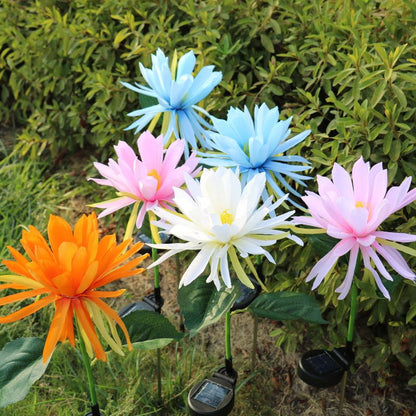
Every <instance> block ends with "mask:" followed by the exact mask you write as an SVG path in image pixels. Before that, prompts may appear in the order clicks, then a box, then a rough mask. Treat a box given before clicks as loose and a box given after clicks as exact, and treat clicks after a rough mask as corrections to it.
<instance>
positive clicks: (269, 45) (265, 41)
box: [260, 33, 274, 53]
mask: <svg viewBox="0 0 416 416" xmlns="http://www.w3.org/2000/svg"><path fill="white" fill-rule="evenodd" d="M260 42H261V44H262V45H263V48H264V49H266V51H267V52H270V53H274V46H273V42H272V40H271V39H270V38H269V37H268V36H267V35H265V34H263V33H262V34H261V35H260Z"/></svg>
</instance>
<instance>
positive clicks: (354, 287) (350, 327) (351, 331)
mask: <svg viewBox="0 0 416 416" xmlns="http://www.w3.org/2000/svg"><path fill="white" fill-rule="evenodd" d="M357 264H359V261H357ZM356 315H357V285H356V284H355V282H354V281H353V282H352V286H351V308H350V318H349V321H348V334H347V348H348V349H350V350H351V351H352V341H353V338H354V326H355V317H356ZM347 375H348V371H345V372H344V375H343V377H342V384H341V394H340V398H339V408H338V416H341V415H342V408H343V406H344V399H345V388H346V386H347Z"/></svg>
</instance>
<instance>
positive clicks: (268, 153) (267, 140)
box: [201, 104, 310, 203]
mask: <svg viewBox="0 0 416 416" xmlns="http://www.w3.org/2000/svg"><path fill="white" fill-rule="evenodd" d="M211 119H212V122H213V124H214V128H215V130H216V131H215V132H210V133H209V138H210V142H209V145H210V147H212V148H213V149H215V150H217V151H218V152H220V153H218V152H212V153H202V155H203V156H205V158H203V159H202V160H201V163H203V164H205V165H209V166H226V167H231V168H238V169H239V171H240V173H241V180H242V183H243V185H244V184H246V183H247V182H248V181H249V180H250V179H251V178H252V177H253V176H254V175H255V174H257V173H259V172H265V174H266V179H267V183H268V184H269V186H270V188H271V189H272V190H273V192H274V193H275V194H276V195H277V196H279V197H281V196H283V195H284V191H283V190H282V188H284V189H285V190H287V191H289V192H290V193H292V194H293V195H296V196H298V197H300V196H301V195H300V194H299V192H298V191H297V190H296V189H295V188H293V186H291V185H290V184H289V182H288V181H287V180H286V178H290V179H292V180H293V181H295V182H297V183H298V184H300V185H303V186H305V183H304V181H303V180H304V179H309V177H308V176H305V175H301V174H299V173H298V172H303V171H305V170H307V169H309V166H308V165H307V164H308V163H309V162H308V161H307V160H306V159H305V158H304V157H302V156H296V155H286V154H285V152H286V151H287V150H289V149H291V148H292V147H294V146H296V145H297V144H299V143H300V142H302V141H303V140H304V139H305V138H306V137H307V136H308V134H309V133H310V130H305V131H304V132H302V133H299V134H297V135H296V136H294V137H292V138H290V139H288V137H289V135H290V129H289V125H290V121H291V118H288V119H287V120H281V121H279V109H278V108H277V107H273V108H271V109H269V107H268V106H267V105H266V104H262V105H261V106H260V107H258V106H257V105H256V106H255V108H254V119H253V118H252V116H251V114H250V112H249V110H248V109H247V107H244V111H242V110H239V109H236V108H233V107H231V108H230V109H229V110H228V114H227V120H221V119H217V118H215V117H211ZM304 164H306V165H304ZM267 197H268V192H267V189H266V188H265V189H264V192H263V200H266V199H267ZM289 200H290V198H289ZM292 203H293V201H292Z"/></svg>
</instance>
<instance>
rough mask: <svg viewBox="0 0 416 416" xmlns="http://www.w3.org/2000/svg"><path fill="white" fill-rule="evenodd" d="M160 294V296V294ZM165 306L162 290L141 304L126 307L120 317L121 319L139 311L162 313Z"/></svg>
mask: <svg viewBox="0 0 416 416" xmlns="http://www.w3.org/2000/svg"><path fill="white" fill-rule="evenodd" d="M158 293H159V294H158ZM163 304H164V299H163V298H162V296H160V289H159V292H157V291H156V290H155V293H151V294H150V295H147V296H145V297H144V298H143V300H142V301H140V302H134V303H130V304H129V305H127V306H124V307H123V308H122V309H121V310H120V312H119V313H118V315H119V316H120V318H124V317H125V316H127V315H128V314H129V313H131V312H134V311H139V310H145V311H152V312H157V313H160V312H161V310H162V306H163Z"/></svg>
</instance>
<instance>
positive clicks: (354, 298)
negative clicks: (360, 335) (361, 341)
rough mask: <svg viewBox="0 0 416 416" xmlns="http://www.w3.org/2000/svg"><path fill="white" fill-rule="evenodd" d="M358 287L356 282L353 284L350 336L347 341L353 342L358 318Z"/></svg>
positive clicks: (349, 325) (349, 322) (348, 335)
mask: <svg viewBox="0 0 416 416" xmlns="http://www.w3.org/2000/svg"><path fill="white" fill-rule="evenodd" d="M357 293H358V290H357V285H356V284H355V282H352V286H351V309H350V319H349V321H348V334H347V341H348V342H352V340H353V338H354V326H355V317H356V316H357Z"/></svg>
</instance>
